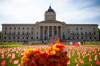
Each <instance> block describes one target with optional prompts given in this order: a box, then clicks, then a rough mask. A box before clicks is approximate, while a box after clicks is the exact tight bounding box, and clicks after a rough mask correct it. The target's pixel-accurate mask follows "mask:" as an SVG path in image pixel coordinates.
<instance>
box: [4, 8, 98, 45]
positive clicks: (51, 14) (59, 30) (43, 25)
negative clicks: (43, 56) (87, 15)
mask: <svg viewBox="0 0 100 66" xmlns="http://www.w3.org/2000/svg"><path fill="white" fill-rule="evenodd" d="M44 16H45V19H44V21H41V22H36V23H35V24H2V34H3V37H2V41H4V42H6V41H8V42H13V41H14V42H33V43H34V42H42V41H48V40H50V39H51V38H53V39H56V38H58V37H59V38H60V39H61V40H67V41H74V42H75V41H97V40H99V33H98V25H97V24H66V23H65V22H61V21H57V20H56V12H55V11H54V10H53V9H52V8H51V6H50V7H49V9H48V10H47V11H46V12H45V14H44Z"/></svg>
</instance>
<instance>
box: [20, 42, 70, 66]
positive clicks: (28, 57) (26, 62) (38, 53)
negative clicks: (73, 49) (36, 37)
mask: <svg viewBox="0 0 100 66" xmlns="http://www.w3.org/2000/svg"><path fill="white" fill-rule="evenodd" d="M68 60H69V59H68V57H67V51H66V46H65V45H63V44H61V43H60V42H59V40H58V41H57V42H56V43H55V44H54V45H52V46H50V47H49V48H47V49H46V50H45V51H43V50H41V49H38V48H37V49H32V48H29V49H27V50H26V51H25V52H24V55H23V57H22V60H21V65H22V66H67V63H68Z"/></svg>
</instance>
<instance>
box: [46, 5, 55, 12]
mask: <svg viewBox="0 0 100 66" xmlns="http://www.w3.org/2000/svg"><path fill="white" fill-rule="evenodd" d="M47 12H53V13H55V11H54V10H53V9H52V8H51V6H49V9H48V10H47Z"/></svg>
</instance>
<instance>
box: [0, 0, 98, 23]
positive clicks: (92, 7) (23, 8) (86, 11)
mask: <svg viewBox="0 0 100 66" xmlns="http://www.w3.org/2000/svg"><path fill="white" fill-rule="evenodd" d="M50 3H51V6H52V8H53V9H54V10H55V11H56V14H57V20H60V21H64V22H66V23H72V24H73V23H81V22H83V21H85V22H83V23H90V24H91V23H97V24H100V20H99V19H98V18H99V17H100V0H0V24H3V23H35V22H36V21H42V20H44V13H45V11H46V10H47V9H48V7H49V5H50ZM93 21H94V22H93Z"/></svg>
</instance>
